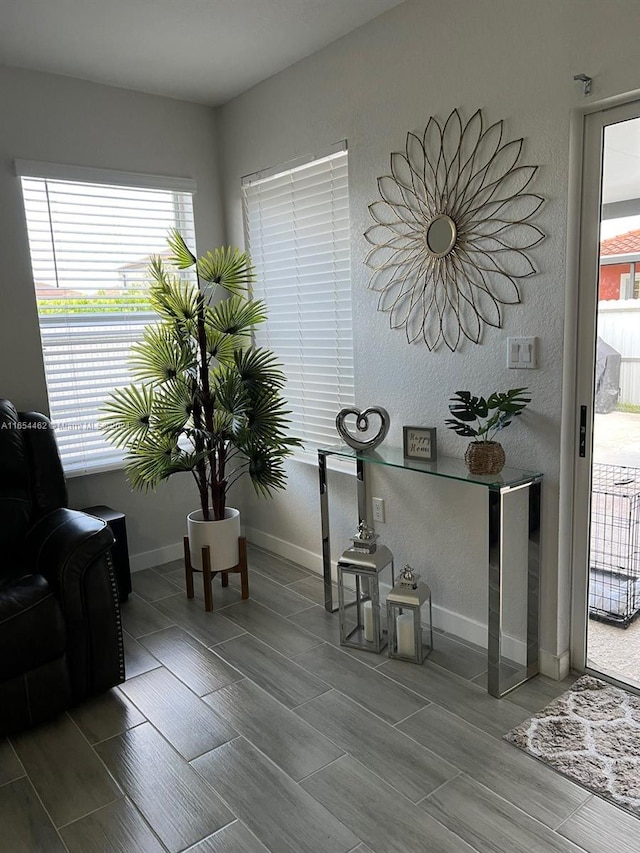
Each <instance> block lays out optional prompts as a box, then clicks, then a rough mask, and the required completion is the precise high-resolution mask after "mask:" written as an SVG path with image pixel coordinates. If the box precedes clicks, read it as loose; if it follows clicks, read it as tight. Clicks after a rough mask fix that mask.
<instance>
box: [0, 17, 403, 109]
mask: <svg viewBox="0 0 640 853" xmlns="http://www.w3.org/2000/svg"><path fill="white" fill-rule="evenodd" d="M400 2H402V0H178V2H176V0H0V65H10V66H17V67H20V68H29V69H32V70H36V71H47V72H50V73H53V74H63V75H65V76H68V77H79V78H82V79H84V80H91V81H93V82H96V83H106V84H109V85H112V86H120V87H124V88H127V89H137V90H139V91H142V92H150V93H152V94H156V95H166V96H169V97H172V98H181V99H183V100H188V101H196V102H198V103H203V104H209V105H212V106H216V105H219V104H222V103H224V102H225V101H227V100H229V99H230V98H233V97H234V96H235V95H238V94H240V92H244V91H245V90H246V89H248V88H250V87H251V86H253V85H254V84H256V83H258V82H260V81H261V80H265V79H266V78H267V77H270V76H271V75H272V74H275V73H276V72H278V71H281V70H282V69H283V68H286V67H288V66H289V65H292V64H293V63H294V62H297V61H298V60H299V59H302V58H303V57H305V56H308V55H309V54H311V53H314V52H315V51H316V50H319V49H320V48H321V47H324V46H325V45H327V44H329V43H330V42H332V41H334V40H335V39H337V38H340V36H343V35H345V33H348V32H350V31H351V30H353V29H356V28H357V27H359V26H361V25H362V24H364V23H366V22H367V21H370V20H371V19H372V18H375V17H377V16H378V15H380V14H382V13H383V12H385V11H387V9H390V8H392V7H393V6H397V5H399V3H400Z"/></svg>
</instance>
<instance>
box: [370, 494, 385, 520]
mask: <svg viewBox="0 0 640 853" xmlns="http://www.w3.org/2000/svg"><path fill="white" fill-rule="evenodd" d="M371 504H372V506H373V520H374V521H380V522H382V523H383V524H384V500H383V498H371Z"/></svg>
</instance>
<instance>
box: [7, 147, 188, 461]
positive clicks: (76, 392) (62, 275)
mask: <svg viewBox="0 0 640 853" xmlns="http://www.w3.org/2000/svg"><path fill="white" fill-rule="evenodd" d="M16 167H17V171H18V174H20V175H21V177H22V192H23V198H24V206H25V213H26V220H27V230H28V236H29V248H30V252H31V265H32V269H33V280H34V285H35V290H36V298H37V303H38V317H39V320H40V334H41V337H42V350H43V354H44V366H45V371H46V379H47V389H48V394H49V406H50V411H51V419H52V421H53V423H54V426H55V428H56V439H57V441H58V445H59V447H60V455H61V457H62V462H63V466H64V469H65V472H66V473H67V474H82V473H88V472H91V471H98V470H106V469H109V468H113V467H117V466H119V465H120V464H121V462H122V457H123V453H122V451H121V450H117V449H116V448H114V447H113V446H112V445H110V444H108V443H107V442H106V441H105V439H104V437H103V435H102V433H101V432H100V431H99V429H98V415H99V410H100V408H101V406H102V404H103V402H104V400H105V399H106V397H107V395H108V394H109V392H111V391H112V390H113V389H114V388H116V387H118V386H123V385H127V384H129V383H130V382H131V381H132V377H131V374H130V371H129V368H128V365H127V360H128V356H129V350H130V348H131V345H132V344H133V343H134V342H136V341H138V340H140V338H141V336H142V330H143V329H144V326H145V325H146V324H147V323H149V322H150V321H152V320H154V319H155V318H154V315H153V314H152V313H151V311H150V306H149V302H148V287H149V278H148V273H147V267H148V264H149V261H150V258H151V256H152V255H166V254H167V251H168V250H167V242H166V239H167V236H168V233H169V230H170V229H171V228H174V227H175V228H178V229H179V230H180V232H181V233H182V234H183V236H184V237H185V239H186V241H187V244H188V245H189V246H191V247H193V246H194V228H193V206H192V196H191V190H192V189H194V188H195V187H194V185H193V184H192V182H190V181H184V182H183V184H184V186H185V188H186V189H185V191H179V190H178V189H176V188H175V185H176V180H175V179H169V182H168V183H169V188H168V189H160V188H158V184H159V183H160V179H158V178H155V177H154V178H153V179H152V181H151V182H150V184H151V186H149V185H145V177H144V176H140V183H141V184H142V185H140V186H138V185H133V186H124V185H113V184H109V183H108V182H107V181H108V179H109V174H110V173H106V174H105V175H104V176H103V175H102V174H100V173H96V172H95V171H93V170H92V171H91V177H92V179H93V182H87V181H85V180H82V181H73V180H70V179H67V171H68V169H65V171H64V173H62V174H64V177H65V179H64V180H59V179H56V178H54V177H50V174H51V173H52V172H53V169H54V167H50V166H49V164H43V167H46V168H43V169H42V173H43V174H44V175H45V176H44V177H42V176H39V175H38V174H37V171H38V167H37V164H26V163H17V164H16ZM33 172H35V173H36V175H35V176H33V175H32V173H33ZM80 175H81V177H82V178H84V177H85V176H84V174H82V173H81V172H80ZM127 179H128V180H133V178H132V177H131V176H128V178H127Z"/></svg>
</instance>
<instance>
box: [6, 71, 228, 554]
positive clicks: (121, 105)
mask: <svg viewBox="0 0 640 853" xmlns="http://www.w3.org/2000/svg"><path fill="white" fill-rule="evenodd" d="M0 117H1V118H0V122H1V124H0V199H2V203H1V204H0V244H1V255H2V280H1V282H0V396H3V397H8V398H9V399H11V400H13V401H14V403H15V404H16V405H17V406H18V407H19V408H25V409H36V410H40V411H47V396H46V386H45V379H44V369H43V364H42V351H41V347H40V335H39V330H38V317H37V311H36V302H35V296H34V290H33V281H32V278H31V265H30V261H29V248H28V243H27V235H26V228H25V223H24V211H23V207H22V199H21V193H20V182H19V180H18V179H17V178H16V177H15V173H14V170H13V161H14V160H15V159H16V158H20V159H26V160H43V161H50V162H54V163H69V164H72V165H80V166H93V167H99V168H105V169H117V170H123V171H129V172H144V173H150V174H158V175H175V176H179V177H188V178H193V179H195V180H196V181H197V184H198V192H197V194H196V195H195V197H194V211H195V220H196V239H197V241H198V246H199V248H200V249H201V250H203V251H204V250H205V249H208V248H210V247H214V246H216V245H219V244H220V243H221V242H222V241H223V235H222V214H221V204H220V193H219V189H218V178H217V169H216V156H217V155H216V144H217V143H216V124H215V116H214V113H213V111H212V110H210V109H208V108H206V107H202V106H198V105H195V104H189V103H185V102H182V101H176V100H171V99H168V98H159V97H155V96H151V95H143V94H139V93H136V92H129V91H125V90H123V89H116V88H112V87H108V86H98V85H95V84H92V83H87V82H84V81H80V80H72V79H69V78H65V77H56V76H53V75H48V74H38V73H33V72H28V71H21V70H17V69H8V68H0ZM184 477H185V479H183V480H180V479H179V478H174V479H173V480H172V481H171V482H170V483H169V484H167V485H166V486H165V487H161V489H160V490H159V492H158V493H157V494H156V495H141V494H139V493H137V494H132V493H131V491H130V489H129V486H128V484H127V483H126V480H125V477H124V475H123V473H122V472H120V471H116V472H111V473H106V474H96V475H92V476H87V477H79V478H75V479H73V480H70V481H69V492H70V499H71V504H72V505H73V506H87V505H89V504H108V505H111V506H113V507H115V508H117V509H119V510H121V511H123V512H125V513H126V514H127V530H128V537H129V544H130V550H131V553H132V554H133V555H139V554H140V553H143V552H148V551H151V550H154V549H158V548H162V547H166V546H174V545H175V544H176V543H180V542H181V540H182V536H183V533H184V527H185V523H184V516H185V513H186V512H188V511H190V510H191V509H193V508H195V507H196V506H197V504H198V499H197V493H196V491H195V488H194V486H193V483H192V481H191V480H190V479H189V476H188V475H184ZM167 553H168V554H169V553H171V554H173V552H167ZM173 556H177V554H173ZM167 559H169V556H167ZM137 564H138V565H140V561H137Z"/></svg>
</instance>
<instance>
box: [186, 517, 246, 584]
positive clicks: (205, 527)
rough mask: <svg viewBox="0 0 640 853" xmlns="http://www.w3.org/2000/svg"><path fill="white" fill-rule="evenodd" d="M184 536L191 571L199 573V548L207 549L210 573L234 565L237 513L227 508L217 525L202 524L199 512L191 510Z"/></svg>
mask: <svg viewBox="0 0 640 853" xmlns="http://www.w3.org/2000/svg"><path fill="white" fill-rule="evenodd" d="M187 535H188V536H189V550H190V552H191V565H192V566H193V568H194V569H198V570H199V571H202V548H203V547H204V546H205V545H208V546H209V551H210V554H211V571H212V572H223V571H224V570H225V569H230V568H232V567H233V566H237V565H238V560H239V559H240V558H239V555H238V539H239V537H240V512H239V510H237V509H233V507H227V508H226V509H225V513H224V518H221V519H220V520H219V521H203V520H202V510H201V509H197V510H194V512H190V513H189V515H188V516H187Z"/></svg>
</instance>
